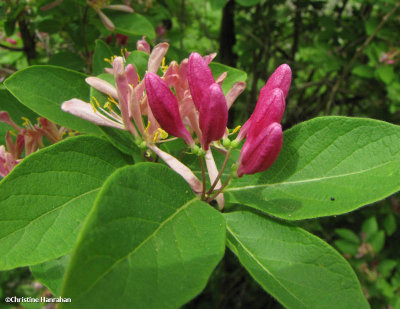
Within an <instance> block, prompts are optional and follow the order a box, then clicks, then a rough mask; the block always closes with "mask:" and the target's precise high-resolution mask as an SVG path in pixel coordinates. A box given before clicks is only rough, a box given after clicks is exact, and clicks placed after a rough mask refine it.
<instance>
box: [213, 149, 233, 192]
mask: <svg viewBox="0 0 400 309" xmlns="http://www.w3.org/2000/svg"><path fill="white" fill-rule="evenodd" d="M231 152H232V148H230V149H229V150H228V152H227V153H226V155H225V160H224V163H223V164H222V167H221V169H220V170H219V172H218V175H217V178H215V180H214V182H213V184H212V185H211V187H210V189H209V190H208V191H207V195H210V194H211V193H212V192H213V190H214V189H215V187H216V185H217V184H218V181H219V180H220V179H221V176H222V174H223V172H224V170H225V168H226V165H227V164H228V160H229V158H230V156H231Z"/></svg>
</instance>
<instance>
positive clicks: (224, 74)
mask: <svg viewBox="0 0 400 309" xmlns="http://www.w3.org/2000/svg"><path fill="white" fill-rule="evenodd" d="M227 75H228V72H224V73H222V74H221V75H220V76H219V77H218V78H217V80H216V81H215V82H216V83H217V84H219V85H222V83H223V82H224V80H225V78H226V76H227Z"/></svg>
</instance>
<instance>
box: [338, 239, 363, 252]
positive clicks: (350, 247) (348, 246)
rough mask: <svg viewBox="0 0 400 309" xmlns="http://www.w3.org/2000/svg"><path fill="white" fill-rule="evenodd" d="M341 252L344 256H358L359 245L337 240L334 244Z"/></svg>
mask: <svg viewBox="0 0 400 309" xmlns="http://www.w3.org/2000/svg"><path fill="white" fill-rule="evenodd" d="M333 243H334V244H335V246H336V247H337V248H338V249H339V251H340V252H342V253H344V254H350V255H353V256H354V255H356V254H357V253H358V245H356V244H355V243H353V242H350V241H348V240H342V239H339V240H335V241H334V242H333Z"/></svg>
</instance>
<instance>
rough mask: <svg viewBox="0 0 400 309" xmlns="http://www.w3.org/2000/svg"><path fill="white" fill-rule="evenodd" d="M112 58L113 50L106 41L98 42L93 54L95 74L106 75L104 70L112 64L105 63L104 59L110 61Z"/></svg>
mask: <svg viewBox="0 0 400 309" xmlns="http://www.w3.org/2000/svg"><path fill="white" fill-rule="evenodd" d="M112 56H113V52H112V51H111V48H110V47H109V46H108V45H107V44H106V43H105V42H104V41H102V40H96V46H95V48H94V54H93V74H94V75H99V74H102V73H104V68H109V67H110V64H108V63H107V62H106V61H104V59H105V58H107V59H110V58H111V57H112Z"/></svg>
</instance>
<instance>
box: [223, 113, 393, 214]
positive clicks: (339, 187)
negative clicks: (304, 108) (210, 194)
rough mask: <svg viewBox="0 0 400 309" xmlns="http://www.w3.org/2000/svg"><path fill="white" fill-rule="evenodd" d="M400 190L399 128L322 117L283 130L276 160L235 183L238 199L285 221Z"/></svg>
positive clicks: (232, 192)
mask: <svg viewBox="0 0 400 309" xmlns="http://www.w3.org/2000/svg"><path fill="white" fill-rule="evenodd" d="M399 189H400V127H398V126H395V125H392V124H389V123H386V122H382V121H377V120H372V119H360V118H346V117H321V118H315V119H312V120H310V121H306V122H303V123H301V124H299V125H296V126H295V127H293V128H292V129H290V130H287V131H286V132H285V135H284V138H283V148H282V151H281V153H280V155H279V157H278V160H277V161H276V162H275V163H274V164H273V165H272V167H271V168H270V169H269V170H267V171H266V172H264V173H259V174H255V175H252V176H243V177H242V178H241V179H237V180H235V181H233V183H232V185H231V187H229V188H228V189H227V190H226V192H227V193H228V194H227V196H228V197H229V199H230V201H231V202H239V203H242V204H245V205H248V206H251V207H254V208H257V209H259V210H262V211H264V212H266V213H268V214H271V215H273V216H276V217H281V218H284V219H287V220H295V219H306V218H315V217H321V216H330V215H337V214H343V213H346V212H349V211H352V210H355V209H357V208H359V207H361V206H364V205H366V204H370V203H373V202H376V201H378V200H381V199H382V198H384V197H386V196H388V195H391V194H393V193H395V192H397V191H398V190H399Z"/></svg>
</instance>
